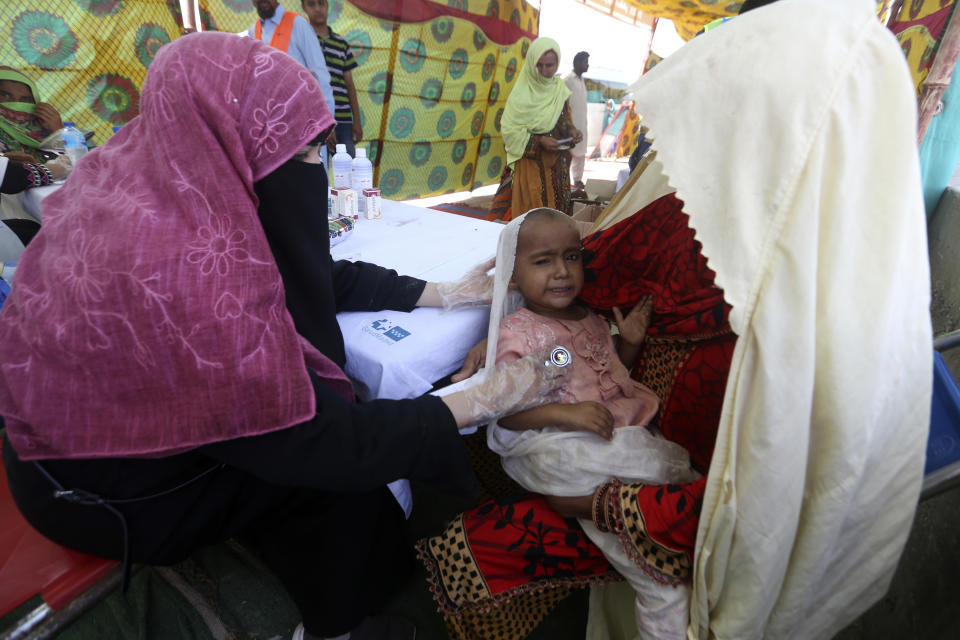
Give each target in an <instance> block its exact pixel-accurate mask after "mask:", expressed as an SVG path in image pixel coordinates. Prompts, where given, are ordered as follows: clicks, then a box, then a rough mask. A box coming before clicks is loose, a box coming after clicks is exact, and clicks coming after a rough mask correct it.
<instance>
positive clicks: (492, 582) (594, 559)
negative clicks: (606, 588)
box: [418, 497, 620, 615]
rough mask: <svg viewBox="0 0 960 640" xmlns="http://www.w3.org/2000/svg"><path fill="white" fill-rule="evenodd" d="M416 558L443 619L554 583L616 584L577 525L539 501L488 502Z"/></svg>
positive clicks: (422, 545) (421, 548) (428, 542)
mask: <svg viewBox="0 0 960 640" xmlns="http://www.w3.org/2000/svg"><path fill="white" fill-rule="evenodd" d="M418 552H419V555H420V557H421V559H422V560H423V561H424V562H425V564H426V566H427V569H428V572H429V573H430V577H431V582H432V585H431V586H432V589H433V592H434V595H435V597H436V598H437V602H438V604H439V605H440V608H441V610H442V611H443V612H444V613H445V614H447V615H456V614H457V613H459V612H461V611H463V610H473V609H481V610H483V609H489V608H490V607H491V606H492V605H493V604H495V603H496V602H501V601H504V600H508V599H510V598H511V597H513V596H514V595H517V594H519V593H522V592H529V591H537V590H542V589H544V588H550V587H551V586H555V585H560V584H563V585H567V586H587V585H590V584H594V583H596V582H610V581H616V580H619V579H620V577H619V576H618V575H617V573H616V572H615V571H614V570H613V569H612V568H611V567H610V565H609V564H608V563H607V560H606V558H604V556H603V554H602V553H601V552H600V550H599V549H597V547H596V546H594V544H593V543H592V542H590V540H589V539H588V538H587V536H586V534H584V532H583V530H582V529H581V528H580V526H579V525H578V524H577V522H576V520H575V519H564V518H562V517H560V516H559V515H558V514H557V513H556V512H555V511H553V510H552V509H550V507H549V506H547V503H546V501H544V499H543V498H541V497H527V498H507V499H498V500H491V501H489V502H486V503H484V504H483V505H481V506H479V507H477V508H475V509H471V510H470V511H467V512H466V513H464V514H463V515H462V516H461V517H459V518H457V519H455V520H454V521H453V522H452V523H451V524H450V525H449V526H448V527H447V529H446V530H445V531H444V532H443V533H442V534H440V535H438V536H434V537H433V538H428V539H427V540H423V541H421V542H420V543H419V544H418Z"/></svg>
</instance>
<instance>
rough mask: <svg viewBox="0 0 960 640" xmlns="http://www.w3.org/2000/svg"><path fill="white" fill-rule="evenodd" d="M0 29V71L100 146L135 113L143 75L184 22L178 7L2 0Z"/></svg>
mask: <svg viewBox="0 0 960 640" xmlns="http://www.w3.org/2000/svg"><path fill="white" fill-rule="evenodd" d="M0 24H2V25H4V26H3V29H4V37H3V38H2V39H0V65H6V66H10V67H13V68H15V69H19V70H20V71H22V72H23V73H24V74H25V75H27V76H28V77H30V78H31V79H32V80H33V82H34V84H35V85H36V86H37V90H38V92H39V94H40V96H41V98H42V99H43V100H44V101H46V102H49V103H50V104H52V105H53V106H54V107H55V108H56V109H57V110H58V111H59V112H60V114H61V116H62V117H63V120H64V121H68V120H72V121H73V122H75V123H76V124H77V126H78V127H79V128H81V129H84V130H91V129H92V130H93V131H95V132H96V135H95V137H94V144H103V142H104V141H106V139H107V138H109V137H110V135H112V133H113V129H112V127H113V126H114V125H123V124H124V123H126V122H128V121H129V120H130V119H132V118H133V117H134V116H136V115H137V113H139V105H140V88H141V86H142V85H143V80H144V78H145V77H146V73H147V67H148V66H150V62H151V61H152V60H153V56H154V55H155V54H156V52H157V49H158V48H159V47H160V46H161V45H163V44H166V43H167V42H170V41H171V40H173V39H174V38H177V37H178V36H179V35H180V33H181V25H182V21H181V17H180V5H179V2H178V0H169V1H168V0H45V1H44V2H36V1H30V0H4V1H3V2H0Z"/></svg>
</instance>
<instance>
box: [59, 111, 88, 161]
mask: <svg viewBox="0 0 960 640" xmlns="http://www.w3.org/2000/svg"><path fill="white" fill-rule="evenodd" d="M60 135H61V136H62V137H63V148H64V150H65V151H66V152H67V157H69V158H70V162H72V163H73V166H74V167H76V166H77V162H79V161H80V158H82V157H83V155H84V154H85V153H86V152H87V139H86V137H85V136H84V135H83V132H82V131H80V129H77V126H76V125H75V124H74V123H72V122H64V123H63V129H60Z"/></svg>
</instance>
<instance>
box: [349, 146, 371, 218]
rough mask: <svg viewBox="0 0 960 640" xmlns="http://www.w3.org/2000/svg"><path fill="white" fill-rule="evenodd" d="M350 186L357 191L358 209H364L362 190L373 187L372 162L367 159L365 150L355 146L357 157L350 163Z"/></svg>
mask: <svg viewBox="0 0 960 640" xmlns="http://www.w3.org/2000/svg"><path fill="white" fill-rule="evenodd" d="M350 186H351V188H352V189H353V190H354V191H356V192H357V201H358V202H359V203H360V211H361V212H362V211H363V209H364V202H363V190H364V189H370V188H372V187H373V163H371V162H370V161H369V160H368V159H367V150H366V149H362V148H359V147H358V148H357V157H356V158H354V159H353V163H352V164H351V165H350Z"/></svg>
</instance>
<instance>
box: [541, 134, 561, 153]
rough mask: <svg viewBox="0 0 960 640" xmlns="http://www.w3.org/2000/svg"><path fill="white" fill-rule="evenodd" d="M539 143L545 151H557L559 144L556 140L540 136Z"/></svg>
mask: <svg viewBox="0 0 960 640" xmlns="http://www.w3.org/2000/svg"><path fill="white" fill-rule="evenodd" d="M539 142H540V146H541V147H543V148H544V149H545V150H546V151H558V149H557V147H559V146H560V143H559V142H557V139H556V138H552V137H550V136H540V141H539Z"/></svg>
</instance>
